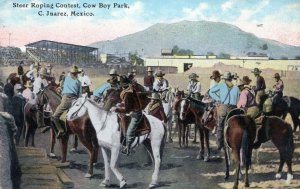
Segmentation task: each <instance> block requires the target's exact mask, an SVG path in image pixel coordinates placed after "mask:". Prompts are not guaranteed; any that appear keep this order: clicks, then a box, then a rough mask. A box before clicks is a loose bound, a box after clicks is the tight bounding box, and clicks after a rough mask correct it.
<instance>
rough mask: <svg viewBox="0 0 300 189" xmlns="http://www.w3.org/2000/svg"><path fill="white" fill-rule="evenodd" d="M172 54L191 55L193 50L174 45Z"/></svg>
mask: <svg viewBox="0 0 300 189" xmlns="http://www.w3.org/2000/svg"><path fill="white" fill-rule="evenodd" d="M172 52H173V55H179V56H191V55H193V54H194V52H193V51H192V50H190V49H180V48H179V47H178V46H177V45H175V46H174V47H173V49H172Z"/></svg>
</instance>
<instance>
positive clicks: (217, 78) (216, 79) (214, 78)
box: [209, 70, 222, 89]
mask: <svg viewBox="0 0 300 189" xmlns="http://www.w3.org/2000/svg"><path fill="white" fill-rule="evenodd" d="M221 76H222V75H221V74H220V72H219V71H218V70H214V71H213V72H212V75H211V76H210V79H211V82H210V87H209V88H210V89H211V88H212V87H213V86H215V85H218V84H219V83H220V82H221Z"/></svg>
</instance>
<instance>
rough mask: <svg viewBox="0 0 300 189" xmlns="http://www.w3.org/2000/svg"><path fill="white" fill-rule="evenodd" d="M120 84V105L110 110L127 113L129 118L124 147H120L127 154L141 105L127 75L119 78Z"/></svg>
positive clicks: (139, 115) (140, 113)
mask: <svg viewBox="0 0 300 189" xmlns="http://www.w3.org/2000/svg"><path fill="white" fill-rule="evenodd" d="M120 86H121V87H122V88H123V91H122V92H121V94H120V97H121V100H122V105H121V106H118V107H112V108H111V111H115V112H117V113H123V114H129V115H130V117H131V119H130V123H129V126H128V130H127V133H126V135H127V136H126V148H124V149H122V153H124V154H127V155H129V153H130V148H131V144H132V143H133V141H134V139H135V132H136V129H137V126H138V123H139V122H140V121H141V118H142V115H143V114H142V110H143V109H142V107H141V105H140V103H139V99H138V95H137V91H136V90H135V88H134V87H133V85H132V84H130V80H129V79H128V78H127V77H121V78H120Z"/></svg>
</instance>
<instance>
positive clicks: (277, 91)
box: [273, 73, 284, 104]
mask: <svg viewBox="0 0 300 189" xmlns="http://www.w3.org/2000/svg"><path fill="white" fill-rule="evenodd" d="M274 78H275V84H274V86H273V88H274V96H273V104H275V103H276V101H277V100H278V99H280V98H282V96H283V88H284V85H283V81H282V80H281V79H280V75H279V73H275V75H274Z"/></svg>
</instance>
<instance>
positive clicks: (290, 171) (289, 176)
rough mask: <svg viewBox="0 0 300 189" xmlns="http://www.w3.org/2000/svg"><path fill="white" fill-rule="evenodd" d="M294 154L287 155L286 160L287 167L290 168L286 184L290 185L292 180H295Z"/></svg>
mask: <svg viewBox="0 0 300 189" xmlns="http://www.w3.org/2000/svg"><path fill="white" fill-rule="evenodd" d="M292 157H293V155H292V154H289V153H287V154H286V157H285V160H286V165H287V168H288V173H287V178H286V183H287V184H290V182H291V180H293V170H292Z"/></svg>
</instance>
